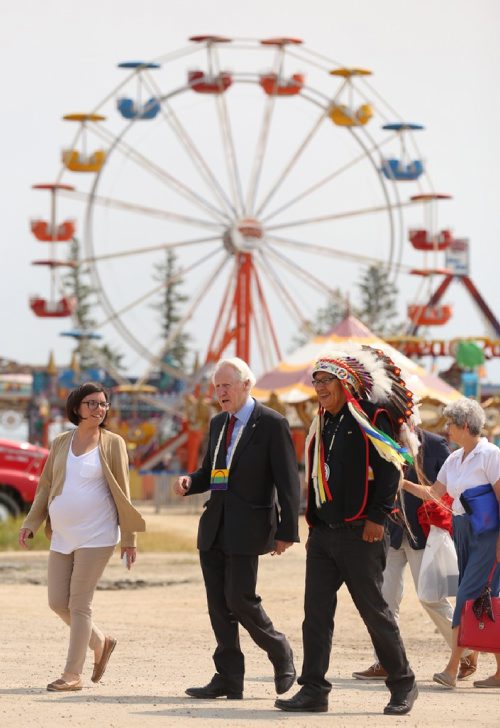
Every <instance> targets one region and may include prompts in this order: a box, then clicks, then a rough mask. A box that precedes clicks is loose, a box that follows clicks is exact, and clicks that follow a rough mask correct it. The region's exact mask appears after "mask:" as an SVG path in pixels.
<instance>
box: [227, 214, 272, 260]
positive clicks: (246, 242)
mask: <svg viewBox="0 0 500 728" xmlns="http://www.w3.org/2000/svg"><path fill="white" fill-rule="evenodd" d="M263 237H264V229H263V227H262V224H261V223H260V222H259V221H258V220H256V219H255V218H253V217H242V218H240V219H239V220H236V221H235V222H234V223H233V224H232V225H231V226H230V227H228V228H227V230H226V231H225V233H224V235H223V242H224V247H225V248H226V250H227V251H228V252H229V253H233V254H234V253H239V252H246V253H248V252H252V251H254V250H257V249H258V248H259V246H260V243H261V241H262V238H263Z"/></svg>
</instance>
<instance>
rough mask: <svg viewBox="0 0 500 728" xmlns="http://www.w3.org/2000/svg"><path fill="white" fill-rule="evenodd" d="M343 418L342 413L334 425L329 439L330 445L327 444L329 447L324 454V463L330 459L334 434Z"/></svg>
mask: <svg viewBox="0 0 500 728" xmlns="http://www.w3.org/2000/svg"><path fill="white" fill-rule="evenodd" d="M343 419H344V415H343V414H342V415H341V417H340V419H339V421H338V422H337V424H336V425H335V429H334V431H333V434H332V439H331V440H330V446H329V448H328V450H327V452H326V455H325V463H326V462H327V461H328V460H329V459H330V452H331V449H332V447H333V443H334V442H335V436H336V434H337V432H338V429H339V427H340V425H341V424H342V420H343Z"/></svg>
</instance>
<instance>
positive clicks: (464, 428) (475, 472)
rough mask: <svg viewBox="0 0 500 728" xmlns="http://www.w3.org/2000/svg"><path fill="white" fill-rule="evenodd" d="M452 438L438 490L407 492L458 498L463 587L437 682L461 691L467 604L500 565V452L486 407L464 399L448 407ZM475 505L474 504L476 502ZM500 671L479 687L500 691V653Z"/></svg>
mask: <svg viewBox="0 0 500 728" xmlns="http://www.w3.org/2000/svg"><path fill="white" fill-rule="evenodd" d="M444 415H445V417H447V420H448V421H447V428H448V435H449V437H450V440H453V442H455V443H456V444H457V445H458V446H459V448H458V449H457V450H455V451H454V452H453V453H452V454H451V455H450V456H449V457H448V458H447V460H446V461H445V463H444V465H443V467H442V468H441V470H440V471H439V473H438V476H437V480H436V482H435V483H434V485H433V486H432V488H430V489H429V488H426V487H425V486H422V485H419V484H415V483H411V482H410V481H408V480H404V481H403V487H404V489H405V490H407V491H409V492H410V493H413V494H414V495H416V496H418V497H419V498H421V499H422V500H428V499H431V498H432V499H439V498H441V497H442V496H443V495H444V494H445V493H448V494H449V495H450V496H451V497H452V498H453V504H452V510H453V537H454V541H455V547H456V549H457V556H458V568H459V588H458V594H457V600H456V605H455V611H454V613H453V621H452V628H453V629H452V635H453V647H452V652H451V656H450V659H449V661H448V664H447V665H446V667H445V669H444V670H443V671H442V672H437V673H435V675H434V677H433V680H434V682H437V683H438V684H439V685H442V686H443V687H445V688H455V687H456V684H457V672H458V668H459V663H460V657H461V655H462V652H463V648H462V647H459V646H458V627H459V625H460V617H461V614H462V610H463V607H464V605H465V602H466V601H467V600H468V599H475V598H477V597H478V596H479V595H480V592H481V590H482V588H483V586H484V585H485V583H486V581H487V579H488V576H489V573H490V572H491V570H492V567H493V565H494V564H495V560H496V562H500V528H499V524H500V516H499V509H500V450H499V448H498V447H497V446H496V445H494V444H493V443H490V442H488V440H487V439H486V438H485V437H481V431H482V429H483V427H484V423H485V415H484V411H483V409H482V407H481V406H480V405H479V404H478V403H477V402H476V401H475V400H472V399H466V398H465V397H464V398H462V399H459V400H457V401H456V402H453V403H452V404H449V405H447V407H445V409H444ZM473 503H474V504H475V505H472V504H473ZM496 566H497V568H496V571H495V572H494V575H493V579H492V582H491V593H492V594H493V595H497V594H498V593H499V592H500V568H499V567H500V565H499V564H498V563H497V564H496ZM495 657H496V662H497V669H496V673H495V674H494V675H492V676H491V677H488V678H486V680H477V681H476V682H475V683H474V686H475V687H477V688H500V654H496V655H495Z"/></svg>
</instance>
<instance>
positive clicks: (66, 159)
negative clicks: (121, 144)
mask: <svg viewBox="0 0 500 728" xmlns="http://www.w3.org/2000/svg"><path fill="white" fill-rule="evenodd" d="M63 119H64V121H76V122H78V123H80V124H81V130H80V133H81V136H82V149H81V150H78V149H74V148H72V149H64V150H63V153H62V162H63V164H64V166H65V167H66V168H67V169H69V170H70V171H71V172H99V171H100V170H101V168H102V166H103V164H104V162H105V161H106V152H105V151H104V150H103V149H98V150H96V151H95V152H92V153H90V154H89V153H88V152H87V124H88V123H89V122H93V123H97V122H99V121H105V119H106V117H105V116H101V115H100V114H65V115H64V116H63Z"/></svg>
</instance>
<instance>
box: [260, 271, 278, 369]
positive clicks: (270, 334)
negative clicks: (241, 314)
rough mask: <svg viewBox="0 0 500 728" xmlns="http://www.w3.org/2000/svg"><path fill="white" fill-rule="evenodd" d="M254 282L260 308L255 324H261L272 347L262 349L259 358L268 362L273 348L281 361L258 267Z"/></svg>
mask: <svg viewBox="0 0 500 728" xmlns="http://www.w3.org/2000/svg"><path fill="white" fill-rule="evenodd" d="M254 282H255V287H256V290H257V300H258V301H259V303H260V308H261V316H258V317H256V323H260V322H262V328H263V334H264V336H266V339H267V341H268V342H270V343H271V344H272V347H271V346H268V347H267V348H266V347H264V348H263V349H262V352H261V356H262V358H263V360H266V361H267V360H268V356H267V354H268V352H269V350H270V349H271V348H273V349H274V351H275V353H276V356H277V358H278V360H281V359H282V355H281V350H280V345H279V343H278V337H277V336H276V329H275V327H274V325H273V321H272V318H271V314H270V311H269V306H268V305H267V301H266V297H265V295H264V289H263V287H262V283H261V280H260V272H259V266H258V265H256V266H255V276H254ZM272 363H273V362H271V361H269V367H266V369H267V368H269V369H270V368H271V366H272Z"/></svg>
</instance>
